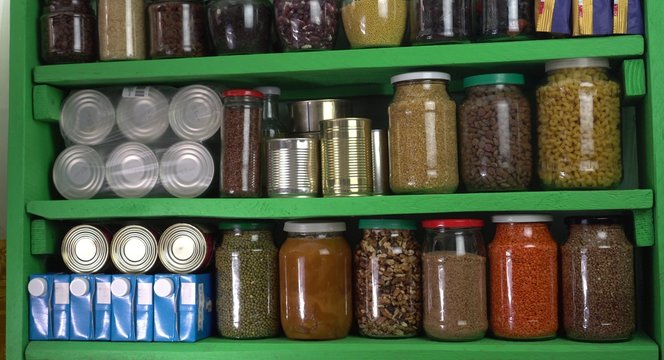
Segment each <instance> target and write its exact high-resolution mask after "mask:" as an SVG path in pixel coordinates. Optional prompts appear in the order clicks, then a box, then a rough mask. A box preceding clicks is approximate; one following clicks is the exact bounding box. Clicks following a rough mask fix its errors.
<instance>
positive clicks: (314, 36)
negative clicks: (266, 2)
mask: <svg viewBox="0 0 664 360" xmlns="http://www.w3.org/2000/svg"><path fill="white" fill-rule="evenodd" d="M274 19H275V28H276V32H277V35H278V36H279V39H280V40H281V44H282V45H283V48H284V50H285V51H303V50H329V49H332V48H334V44H335V42H336V40H337V21H338V19H339V1H338V0H274Z"/></svg>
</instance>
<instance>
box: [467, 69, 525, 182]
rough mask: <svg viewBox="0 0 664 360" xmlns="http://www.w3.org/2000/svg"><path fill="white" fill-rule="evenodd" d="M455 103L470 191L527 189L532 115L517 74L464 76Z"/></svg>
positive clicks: (520, 76)
mask: <svg viewBox="0 0 664 360" xmlns="http://www.w3.org/2000/svg"><path fill="white" fill-rule="evenodd" d="M463 84H464V87H465V88H466V99H465V100H464V102H463V104H462V105H461V106H460V108H459V147H460V152H461V154H460V155H461V178H462V180H463V183H464V185H465V187H466V190H468V191H472V192H475V191H515V190H526V189H527V188H528V186H529V185H530V181H531V177H532V166H533V163H532V141H531V125H530V122H531V114H530V105H529V104H528V99H526V97H525V96H524V95H523V92H522V91H521V86H523V84H524V78H523V75H521V74H488V75H477V76H471V77H467V78H465V79H464V81H463Z"/></svg>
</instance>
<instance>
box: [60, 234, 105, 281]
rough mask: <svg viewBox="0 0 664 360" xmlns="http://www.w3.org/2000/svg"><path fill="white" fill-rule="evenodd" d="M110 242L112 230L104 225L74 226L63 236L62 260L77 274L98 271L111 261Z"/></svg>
mask: <svg viewBox="0 0 664 360" xmlns="http://www.w3.org/2000/svg"><path fill="white" fill-rule="evenodd" d="M110 242H111V232H110V231H109V230H108V229H107V228H105V227H103V226H94V225H78V226H74V227H73V228H71V229H70V230H69V231H68V232H67V234H65V237H64V238H62V246H61V247H60V252H61V254H62V260H63V261H64V263H65V265H66V266H67V268H68V269H69V270H71V271H72V272H75V273H77V274H94V273H98V272H100V271H102V270H104V269H106V268H107V266H108V265H109V263H110V261H109V258H110V257H109V253H110V251H109V247H110V246H109V244H110Z"/></svg>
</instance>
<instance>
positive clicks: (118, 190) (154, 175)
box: [106, 142, 159, 198]
mask: <svg viewBox="0 0 664 360" xmlns="http://www.w3.org/2000/svg"><path fill="white" fill-rule="evenodd" d="M158 179H159V160H158V159H157V156H156V155H155V154H154V152H152V150H150V148H148V147H147V146H145V145H143V144H139V143H136V142H127V143H124V144H121V145H119V146H118V147H116V148H115V150H113V152H112V153H111V155H110V156H109V157H108V159H107V160H106V182H107V183H108V186H109V187H110V188H111V190H113V192H114V193H115V194H116V195H118V196H120V197H123V198H139V197H143V196H145V195H147V194H149V193H150V192H151V191H152V189H154V187H155V185H156V184H157V180H158Z"/></svg>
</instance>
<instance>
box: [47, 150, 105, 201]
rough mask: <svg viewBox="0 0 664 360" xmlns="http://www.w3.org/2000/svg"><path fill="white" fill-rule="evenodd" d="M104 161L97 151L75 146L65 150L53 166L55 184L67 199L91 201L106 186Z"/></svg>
mask: <svg viewBox="0 0 664 360" xmlns="http://www.w3.org/2000/svg"><path fill="white" fill-rule="evenodd" d="M105 172H106V170H105V167H104V161H103V160H102V158H101V156H100V155H99V153H97V151H95V149H93V148H91V147H88V146H85V145H74V146H71V147H68V148H66V149H65V150H63V151H62V152H61V153H60V155H58V157H57V158H56V159H55V164H53V184H54V185H55V188H56V189H57V190H58V192H59V193H60V195H62V196H63V197H64V198H66V199H70V200H79V199H89V198H92V197H94V196H95V195H97V194H98V193H99V191H100V190H101V188H102V186H103V185H104V176H105Z"/></svg>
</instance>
